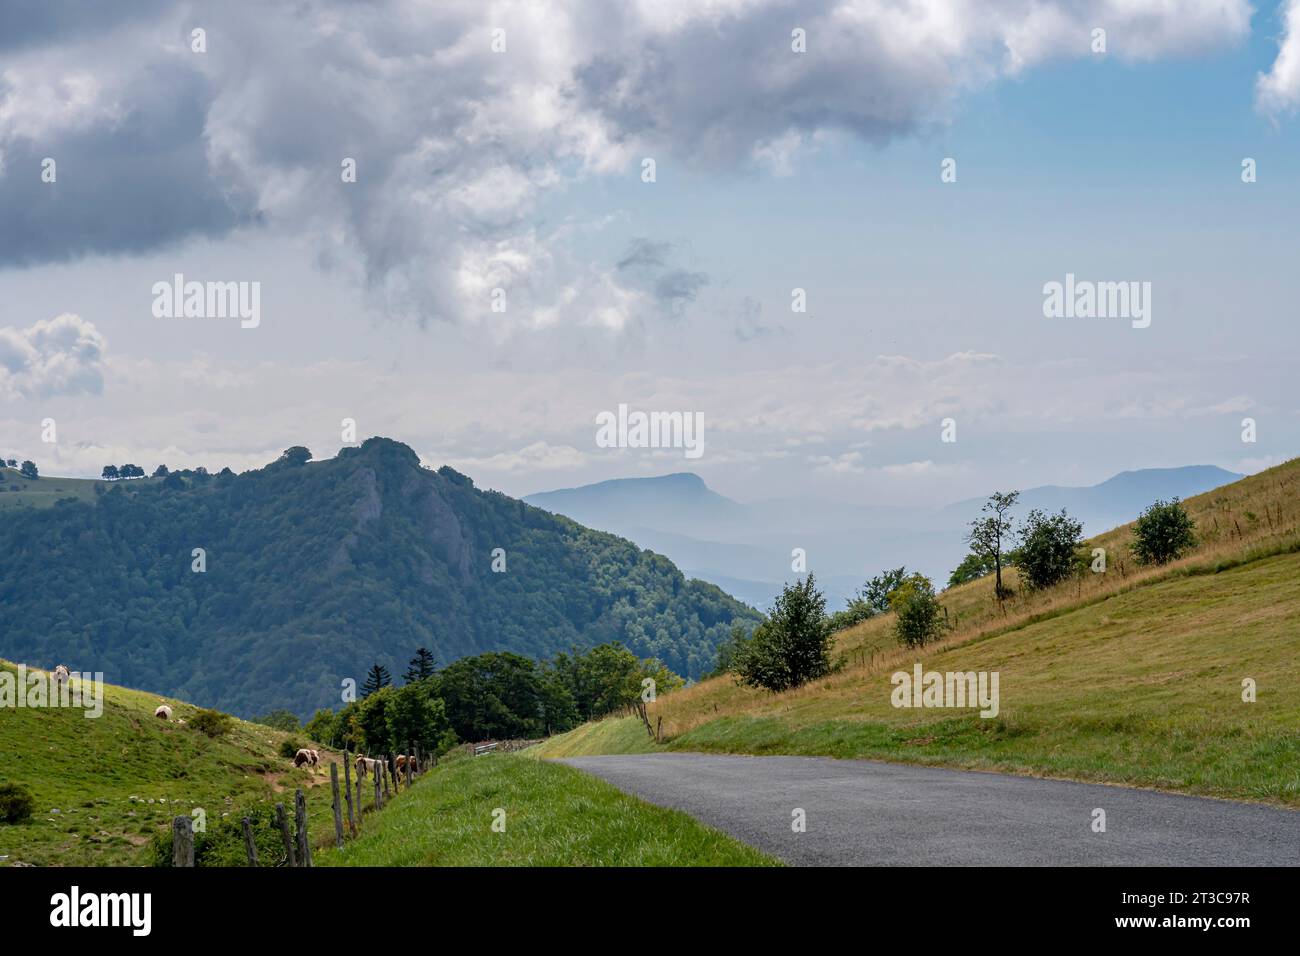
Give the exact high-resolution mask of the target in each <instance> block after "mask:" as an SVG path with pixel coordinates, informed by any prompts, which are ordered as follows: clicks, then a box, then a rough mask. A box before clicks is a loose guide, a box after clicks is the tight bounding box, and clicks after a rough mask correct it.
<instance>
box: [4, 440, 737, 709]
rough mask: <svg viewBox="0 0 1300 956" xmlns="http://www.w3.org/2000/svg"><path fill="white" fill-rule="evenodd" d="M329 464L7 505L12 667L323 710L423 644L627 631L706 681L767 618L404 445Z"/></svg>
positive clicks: (441, 653) (262, 705)
mask: <svg viewBox="0 0 1300 956" xmlns="http://www.w3.org/2000/svg"><path fill="white" fill-rule="evenodd" d="M309 458H310V453H308V452H307V451H306V449H302V448H295V449H290V450H289V451H288V452H286V453H285V455H284V456H282V457H281V458H280V459H279V460H278V461H276V462H273V463H272V464H270V465H268V466H266V467H265V468H262V469H259V470H256V471H249V472H245V473H243V474H240V475H235V474H233V473H231V472H229V471H224V472H222V473H221V474H219V475H208V474H207V473H205V472H182V473H175V472H173V473H172V474H171V475H170V476H169V477H168V478H167V479H166V480H165V481H148V482H145V481H137V482H114V483H112V484H108V483H105V485H104V486H103V488H104V490H103V493H100V494H97V495H96V497H95V501H94V503H93V504H88V503H86V502H78V501H62V502H59V503H57V504H55V505H54V506H53V507H50V508H40V509H37V508H28V509H12V510H9V511H7V512H5V513H4V515H3V519H0V657H6V658H10V659H15V660H21V661H26V662H29V663H32V664H36V665H48V666H53V665H55V664H56V663H65V664H67V665H68V666H69V667H70V668H72V669H73V670H84V671H102V672H103V673H104V675H105V679H106V680H108V681H111V682H114V683H120V684H125V685H127V686H134V687H142V688H146V689H150V690H154V691H157V692H159V693H167V694H172V695H175V696H178V697H182V698H186V699H188V700H192V701H194V702H195V703H198V704H202V705H205V706H214V707H219V708H221V709H224V710H229V711H231V712H234V713H237V714H240V715H243V716H251V715H253V714H255V713H263V712H266V711H268V710H271V709H274V708H277V707H287V708H289V709H291V710H293V711H294V712H296V713H298V714H301V715H304V716H305V715H308V714H310V713H312V712H313V711H314V710H315V709H316V708H319V707H337V706H339V703H340V699H341V698H340V693H341V687H342V683H343V682H344V681H345V680H346V679H348V678H351V679H354V680H356V681H357V682H358V683H360V681H361V680H362V678H363V677H364V674H365V672H366V669H367V668H369V667H370V666H371V664H372V663H375V662H378V663H379V664H381V665H384V666H387V667H391V668H393V669H397V668H398V667H399V666H401V665H404V664H405V663H406V661H407V660H408V659H409V658H410V656H411V654H412V652H413V651H414V649H415V648H417V647H425V648H429V649H430V650H431V651H432V652H433V654H435V655H436V656H437V657H438V659H440V660H442V661H454V660H456V659H457V658H460V657H464V656H468V655H475V654H481V653H484V652H488V651H512V652H516V653H519V654H523V655H526V656H528V657H531V658H535V659H536V658H543V657H548V658H549V657H553V656H555V655H556V654H557V653H558V652H561V651H567V650H569V649H570V648H571V647H576V648H590V647H594V646H596V645H599V644H603V643H606V642H610V641H619V642H621V643H622V644H623V645H624V646H626V647H627V648H629V649H630V650H631V651H633V652H634V653H635V654H637V655H638V656H640V657H645V658H650V657H653V658H656V659H658V660H659V661H661V662H663V664H664V665H666V666H667V667H668V668H670V669H671V670H672V671H675V672H676V673H679V674H682V675H684V676H687V677H698V676H700V675H701V674H703V673H705V672H707V671H708V670H709V669H710V668H711V666H712V665H713V662H714V657H715V653H716V648H717V645H718V644H719V643H720V642H721V641H722V640H723V639H724V638H726V637H727V635H728V634H729V633H730V630H731V627H732V624H733V622H740V623H742V624H752V623H756V622H757V621H758V620H759V615H758V614H757V612H755V611H753V610H751V609H750V608H748V607H746V606H744V605H742V604H740V603H739V602H737V601H735V600H734V599H732V598H731V597H730V596H728V595H726V594H725V593H723V592H722V591H721V590H719V589H718V588H716V587H714V586H713V585H710V584H706V583H704V582H701V581H695V580H690V581H688V580H686V579H685V578H684V577H683V575H682V574H681V572H680V571H678V570H677V568H676V567H675V566H674V565H673V564H672V563H671V562H670V561H668V560H667V559H666V558H664V557H662V556H660V555H657V554H654V553H652V552H648V551H641V550H639V549H638V548H637V547H636V546H635V545H634V544H632V543H631V542H629V541H626V540H624V539H622V538H618V537H615V536H613V535H610V534H605V533H602V532H597V531H592V530H590V529H587V528H584V527H582V526H580V525H578V524H576V523H574V522H572V521H570V520H569V519H567V518H564V517H560V516H557V515H552V514H550V513H548V512H546V511H542V510H540V509H537V508H533V507H531V506H529V505H526V504H524V503H523V502H521V501H517V500H515V499H513V498H509V497H507V496H505V495H502V494H499V493H496V492H484V491H481V490H479V489H477V488H475V487H474V483H473V482H472V481H471V480H470V479H469V478H468V477H466V476H464V475H461V474H459V473H458V472H456V471H454V470H452V469H450V468H447V467H443V468H440V469H438V470H437V471H432V470H430V469H428V468H425V467H423V466H421V465H420V462H419V458H418V456H417V455H416V454H415V453H414V452H413V451H412V450H411V449H410V448H408V447H407V446H405V445H402V444H400V443H398V442H394V441H390V440H388V439H382V438H372V439H370V440H368V441H366V442H365V443H364V444H363V445H362V446H360V447H358V448H345V449H343V450H342V451H341V452H340V454H339V456H338V457H337V458H334V459H329V460H326V461H320V462H311V461H309ZM196 549H202V553H201V554H198V553H196Z"/></svg>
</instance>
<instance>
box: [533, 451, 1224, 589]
mask: <svg viewBox="0 0 1300 956" xmlns="http://www.w3.org/2000/svg"><path fill="white" fill-rule="evenodd" d="M1240 477H1241V476H1240V475H1238V474H1235V473H1233V472H1230V471H1225V470H1224V469H1222V468H1216V467H1214V466H1211V465H1192V466H1188V467H1185V468H1148V469H1143V470H1140V471H1126V472H1123V473H1122V474H1119V475H1116V476H1114V477H1113V478H1110V479H1108V480H1106V481H1103V482H1102V483H1101V484H1098V485H1092V486H1089V487H1081V488H1071V487H1062V486H1055V485H1045V486H1042V487H1037V488H1028V489H1025V490H1024V491H1023V492H1022V493H1021V496H1020V506H1019V507H1018V508H1017V509H1016V516H1017V517H1018V518H1023V516H1024V515H1026V514H1028V512H1029V511H1030V510H1031V509H1033V508H1041V509H1043V510H1044V511H1058V510H1060V509H1061V508H1065V509H1066V510H1067V511H1069V512H1070V514H1072V515H1074V516H1075V517H1076V518H1077V519H1079V520H1081V521H1082V522H1083V523H1084V530H1085V533H1087V534H1096V533H1098V532H1100V531H1104V530H1106V529H1108V528H1113V527H1115V526H1116V525H1121V524H1125V523H1127V522H1129V521H1132V520H1133V519H1134V518H1136V517H1137V516H1138V514H1139V513H1140V512H1141V511H1142V509H1143V508H1145V507H1146V506H1147V505H1149V504H1150V503H1151V502H1153V501H1155V500H1156V499H1157V498H1171V497H1175V496H1177V497H1180V498H1187V497H1190V496H1192V495H1196V494H1200V493H1201V492H1203V491H1209V490H1210V489H1211V488H1217V487H1219V486H1220V485H1226V484H1228V483H1230V482H1233V481H1236V480H1237V479H1239V478H1240ZM524 500H525V501H526V502H528V503H529V504H532V505H536V506H537V507H539V508H545V509H546V510H548V511H554V512H557V513H559V514H563V515H567V516H568V517H570V518H573V519H574V520H575V521H578V522H580V523H582V524H585V525H587V526H589V527H593V528H599V529H601V530H603V531H610V532H612V533H614V534H618V535H622V536H623V537H626V538H628V539H630V540H632V541H635V542H636V543H637V544H638V545H640V546H642V547H644V548H649V549H650V550H652V551H655V552H658V553H660V554H663V555H665V556H666V557H668V558H670V559H671V560H672V561H673V562H674V563H675V564H677V565H678V566H679V567H681V568H682V570H683V572H684V573H686V574H688V575H690V576H692V577H697V578H700V579H702V580H705V581H709V582H712V583H713V584H716V585H717V586H718V587H720V588H722V589H723V590H724V591H727V592H728V593H730V594H732V595H734V596H736V597H738V598H740V599H741V600H743V601H746V602H747V603H750V604H753V605H754V606H755V607H759V608H762V609H766V608H767V606H768V605H769V603H770V602H771V600H772V598H773V597H775V596H776V594H777V593H778V592H779V591H780V589H781V586H782V584H783V583H784V582H786V581H791V580H793V579H794V578H795V576H796V575H795V574H794V572H793V571H791V569H790V562H791V551H792V550H793V549H794V548H803V549H804V551H805V552H806V553H807V556H808V566H809V567H810V568H811V569H812V571H813V572H814V573H815V574H816V575H817V578H818V581H819V583H820V584H821V586H822V587H823V589H824V590H825V591H826V596H827V603H828V606H829V607H831V608H832V609H835V608H840V607H843V605H844V602H845V601H846V600H847V599H848V598H849V597H850V596H851V595H852V594H853V592H854V591H855V590H856V589H857V588H859V587H860V586H861V585H862V582H863V581H865V580H866V579H867V578H868V577H870V576H872V575H873V574H876V573H877V572H879V571H880V570H881V569H883V568H886V567H897V566H898V565H900V564H905V565H907V566H908V567H909V568H913V569H916V570H919V571H922V572H923V573H925V574H927V575H929V576H930V577H932V578H934V579H935V581H936V582H937V583H939V584H941V585H942V584H943V583H945V582H946V581H947V580H948V575H949V574H950V573H951V571H952V569H953V568H954V567H956V566H957V564H958V563H959V562H960V561H961V559H962V558H963V557H964V556H965V554H966V545H965V542H964V537H963V536H964V533H965V530H966V527H967V525H968V524H969V522H970V520H971V519H972V518H974V517H975V516H976V515H978V514H979V510H980V506H981V505H983V503H984V500H985V499H984V498H982V497H981V498H970V499H967V500H965V501H959V502H956V503H955V504H951V505H947V506H944V507H938V508H900V507H890V506H886V505H877V504H864V503H843V502H835V501H825V500H816V499H802V498H801V499H789V500H782V499H778V500H767V501H756V502H751V503H748V504H745V503H741V502H738V501H734V500H733V499H731V498H727V497H725V496H723V495H720V494H718V493H717V492H715V491H713V490H712V489H710V488H709V487H708V486H707V485H706V484H705V483H704V481H703V480H702V479H701V478H700V477H699V476H698V475H694V474H689V473H679V474H672V475H663V476H660V477H657V478H621V479H616V480H613V481H602V482H600V483H598V484H594V485H583V486H581V487H578V488H566V489H564V490H562V491H550V492H543V493H540V494H535V495H529V496H528V497H526V498H525V499H524Z"/></svg>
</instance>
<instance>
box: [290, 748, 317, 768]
mask: <svg viewBox="0 0 1300 956" xmlns="http://www.w3.org/2000/svg"><path fill="white" fill-rule="evenodd" d="M293 765H294V766H295V767H304V766H309V765H310V766H313V767H314V766H316V761H315V760H314V759H313V758H312V751H310V750H308V749H306V748H305V747H304V748H302V749H300V750H299V751H298V752H297V753H296V754H294V755H293Z"/></svg>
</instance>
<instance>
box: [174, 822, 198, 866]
mask: <svg viewBox="0 0 1300 956" xmlns="http://www.w3.org/2000/svg"><path fill="white" fill-rule="evenodd" d="M193 865H194V821H193V820H191V819H190V818H189V817H177V818H176V819H174V820H173V821H172V866H193Z"/></svg>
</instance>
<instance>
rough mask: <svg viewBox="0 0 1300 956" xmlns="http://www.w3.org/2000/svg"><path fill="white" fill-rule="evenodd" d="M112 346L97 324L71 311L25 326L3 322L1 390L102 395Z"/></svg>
mask: <svg viewBox="0 0 1300 956" xmlns="http://www.w3.org/2000/svg"><path fill="white" fill-rule="evenodd" d="M107 346H108V343H107V342H106V341H105V340H104V337H103V336H102V335H100V334H99V332H98V330H96V328H95V326H94V325H92V324H91V323H89V322H87V321H86V320H85V319H83V318H81V317H80V316H77V315H72V314H70V313H66V312H65V313H64V314H63V315H58V316H55V317H54V318H52V319H42V320H40V321H39V322H37V323H36V324H35V325H33V326H31V327H30V328H26V329H18V328H14V327H13V326H4V327H0V394H3V395H8V396H10V397H12V398H49V397H52V396H56V395H76V394H79V393H88V394H99V393H100V392H101V391H103V388H104V358H105V352H106V350H107Z"/></svg>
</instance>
